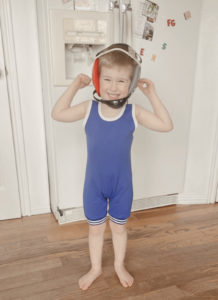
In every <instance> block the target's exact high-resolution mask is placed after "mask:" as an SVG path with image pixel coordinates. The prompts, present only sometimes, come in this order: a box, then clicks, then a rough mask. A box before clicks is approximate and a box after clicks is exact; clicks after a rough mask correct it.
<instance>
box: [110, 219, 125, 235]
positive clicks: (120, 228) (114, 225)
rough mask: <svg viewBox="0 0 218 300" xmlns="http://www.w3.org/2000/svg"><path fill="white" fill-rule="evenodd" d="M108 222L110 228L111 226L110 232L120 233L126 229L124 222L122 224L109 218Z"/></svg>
mask: <svg viewBox="0 0 218 300" xmlns="http://www.w3.org/2000/svg"><path fill="white" fill-rule="evenodd" d="M109 224H110V228H111V231H112V232H115V233H120V234H122V233H123V232H125V231H126V224H123V225H121V224H117V223H115V222H113V221H111V220H110V221H109Z"/></svg>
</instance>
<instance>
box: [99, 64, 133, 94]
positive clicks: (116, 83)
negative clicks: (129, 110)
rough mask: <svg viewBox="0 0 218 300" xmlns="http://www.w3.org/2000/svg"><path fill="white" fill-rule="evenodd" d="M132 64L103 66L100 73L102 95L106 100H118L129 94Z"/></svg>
mask: <svg viewBox="0 0 218 300" xmlns="http://www.w3.org/2000/svg"><path fill="white" fill-rule="evenodd" d="M131 75H132V66H117V65H116V66H113V67H111V68H109V67H106V66H102V68H101V73H100V79H99V80H100V96H101V97H102V99H103V100H104V99H105V100H117V99H120V98H124V97H126V96H127V95H128V92H129V86H130V83H131Z"/></svg>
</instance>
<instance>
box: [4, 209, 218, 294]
mask: <svg viewBox="0 0 218 300" xmlns="http://www.w3.org/2000/svg"><path fill="white" fill-rule="evenodd" d="M127 227H128V246H127V254H126V267H127V269H128V270H129V272H130V273H131V274H132V275H133V276H134V278H135V282H134V284H133V286H132V287H131V288H124V287H122V286H121V284H120V282H119V280H118V277H117V276H116V274H115V272H114V269H113V247H112V240H111V232H110V229H109V225H108V227H107V230H106V232H105V242H104V252H103V274H102V275H101V276H100V277H99V278H98V279H97V280H96V281H95V282H94V283H93V285H92V286H91V287H90V288H89V289H88V290H87V291H82V290H80V289H79V286H78V279H79V277H80V276H81V275H83V274H84V273H85V272H87V271H88V270H89V268H90V261H89V253H88V240H87V233H88V225H87V223H86V222H76V223H69V224H65V225H59V224H58V223H57V221H56V220H55V218H54V217H53V215H52V214H43V215H38V216H32V217H24V218H22V219H16V220H9V221H1V222H0V299H1V300H7V299H10V300H12V299H16V300H20V299H31V300H32V299H33V300H35V299H40V300H42V299H46V300H50V299H52V300H53V299H63V300H67V299H76V300H79V299H82V300H83V299H89V300H90V299H95V300H98V299H99V300H106V299H128V300H130V299H136V300H139V299H140V300H141V299H145V300H159V299H160V300H177V299H185V300H188V299H192V300H193V299H196V300H201V299H204V300H205V299H206V300H209V299H218V204H210V205H184V206H183V205H177V206H176V205H172V206H167V207H162V208H155V209H150V210H145V211H139V212H134V213H132V214H131V217H130V219H129V221H128V224H127Z"/></svg>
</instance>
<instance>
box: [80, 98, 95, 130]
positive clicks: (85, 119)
mask: <svg viewBox="0 0 218 300" xmlns="http://www.w3.org/2000/svg"><path fill="white" fill-rule="evenodd" d="M92 102H93V100H89V103H88V106H87V109H86V114H85V117H84V119H83V124H82V126H83V127H85V126H86V122H87V120H88V117H89V115H90V111H91V108H92Z"/></svg>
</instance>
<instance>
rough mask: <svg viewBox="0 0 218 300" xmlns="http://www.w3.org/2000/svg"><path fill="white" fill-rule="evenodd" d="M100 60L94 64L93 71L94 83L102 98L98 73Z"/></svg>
mask: <svg viewBox="0 0 218 300" xmlns="http://www.w3.org/2000/svg"><path fill="white" fill-rule="evenodd" d="M98 64H99V60H98V58H97V59H96V60H95V62H94V66H93V70H92V82H93V85H94V87H95V90H96V92H97V94H98V95H99V96H100V84H99V71H98Z"/></svg>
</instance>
